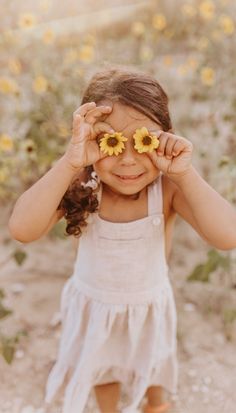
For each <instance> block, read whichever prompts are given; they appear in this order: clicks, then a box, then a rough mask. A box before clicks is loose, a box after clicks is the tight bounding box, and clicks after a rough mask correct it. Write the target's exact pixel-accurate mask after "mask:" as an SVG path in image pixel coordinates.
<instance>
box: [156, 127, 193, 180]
mask: <svg viewBox="0 0 236 413" xmlns="http://www.w3.org/2000/svg"><path fill="white" fill-rule="evenodd" d="M154 135H156V136H157V138H158V139H159V141H160V144H159V147H158V148H157V149H156V150H154V151H153V152H151V153H148V155H149V156H150V158H151V160H152V162H153V164H154V165H155V166H156V168H158V169H159V170H160V171H162V172H163V173H164V174H165V175H168V176H169V177H170V178H175V177H176V178H178V176H182V175H184V174H185V172H187V171H188V169H189V168H190V166H191V160H192V151H193V144H192V143H191V142H190V141H189V140H187V139H185V138H182V137H181V136H177V135H174V134H173V133H169V132H164V131H157V133H154Z"/></svg>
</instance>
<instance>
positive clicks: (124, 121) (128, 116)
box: [102, 100, 160, 133]
mask: <svg viewBox="0 0 236 413" xmlns="http://www.w3.org/2000/svg"><path fill="white" fill-rule="evenodd" d="M102 104H105V105H106V104H108V105H109V106H112V112H111V113H110V114H109V115H106V116H104V117H103V119H102V120H103V121H104V122H107V123H109V124H110V125H111V126H112V128H113V129H114V130H115V131H117V132H123V133H133V132H134V131H135V130H136V129H137V128H141V127H142V126H146V127H147V128H148V129H149V130H152V129H154V130H156V129H160V126H159V124H158V123H156V122H154V121H153V120H151V119H150V118H148V117H147V116H146V115H144V114H143V113H140V112H139V111H137V110H136V109H134V108H132V107H131V106H127V105H124V104H122V103H120V102H110V101H105V100H104V101H103V102H102Z"/></svg>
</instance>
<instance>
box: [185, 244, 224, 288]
mask: <svg viewBox="0 0 236 413" xmlns="http://www.w3.org/2000/svg"><path fill="white" fill-rule="evenodd" d="M207 256H208V258H207V260H206V261H205V262H204V263H202V264H198V265H197V266H196V267H195V268H194V270H193V271H192V272H191V273H190V275H188V277H187V281H201V282H209V281H210V274H211V273H213V272H214V271H216V270H217V268H223V269H224V270H226V271H229V269H230V265H231V261H230V257H229V256H226V257H225V256H223V255H222V254H220V253H219V252H218V251H216V250H215V249H211V250H210V251H208V253H207Z"/></svg>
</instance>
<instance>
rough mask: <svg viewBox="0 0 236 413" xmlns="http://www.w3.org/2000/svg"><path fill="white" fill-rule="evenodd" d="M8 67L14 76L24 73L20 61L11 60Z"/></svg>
mask: <svg viewBox="0 0 236 413" xmlns="http://www.w3.org/2000/svg"><path fill="white" fill-rule="evenodd" d="M8 67H9V70H10V71H11V73H13V74H14V75H19V74H20V73H21V72H22V66H21V62H20V61H19V60H18V59H10V60H9V62H8Z"/></svg>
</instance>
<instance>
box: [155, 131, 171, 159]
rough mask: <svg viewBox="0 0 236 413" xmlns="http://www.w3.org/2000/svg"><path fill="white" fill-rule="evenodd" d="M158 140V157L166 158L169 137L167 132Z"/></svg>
mask: <svg viewBox="0 0 236 413" xmlns="http://www.w3.org/2000/svg"><path fill="white" fill-rule="evenodd" d="M158 139H159V142H160V143H159V146H158V149H157V155H159V156H164V155H165V147H166V142H167V139H168V135H167V134H166V133H165V132H162V133H161V135H160V136H159V138H158Z"/></svg>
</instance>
